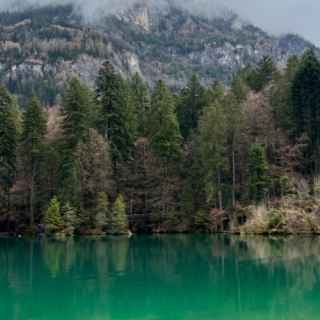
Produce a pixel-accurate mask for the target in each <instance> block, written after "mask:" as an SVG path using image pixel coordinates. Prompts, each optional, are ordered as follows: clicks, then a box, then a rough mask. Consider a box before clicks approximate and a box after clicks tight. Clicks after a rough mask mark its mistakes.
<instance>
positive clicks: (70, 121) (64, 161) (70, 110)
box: [59, 79, 94, 206]
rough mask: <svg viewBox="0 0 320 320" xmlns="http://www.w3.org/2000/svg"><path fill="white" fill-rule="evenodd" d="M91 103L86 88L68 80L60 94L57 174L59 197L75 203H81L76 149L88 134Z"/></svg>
mask: <svg viewBox="0 0 320 320" xmlns="http://www.w3.org/2000/svg"><path fill="white" fill-rule="evenodd" d="M93 105H94V103H93V100H92V95H91V93H90V91H89V89H88V88H87V87H85V86H84V85H82V84H81V83H80V81H79V80H78V79H73V80H71V81H70V83H69V84H68V87H67V89H66V91H65V94H64V96H63V109H62V115H63V120H62V131H63V134H62V141H61V155H62V157H61V160H60V168H59V177H60V195H61V198H62V199H63V200H65V201H71V204H72V205H75V206H78V205H79V204H80V199H79V197H80V182H79V163H78V161H77V160H78V159H77V157H76V151H77V149H78V146H79V144H80V143H81V142H82V141H84V140H85V138H86V137H87V134H88V130H89V127H90V124H91V123H90V122H91V120H92V117H91V113H90V110H91V108H92V107H93Z"/></svg>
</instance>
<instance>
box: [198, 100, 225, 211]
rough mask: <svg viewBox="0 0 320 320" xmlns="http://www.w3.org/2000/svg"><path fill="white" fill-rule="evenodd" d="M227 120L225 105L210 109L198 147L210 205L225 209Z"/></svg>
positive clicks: (201, 123) (207, 110) (201, 124)
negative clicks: (224, 180)
mask: <svg viewBox="0 0 320 320" xmlns="http://www.w3.org/2000/svg"><path fill="white" fill-rule="evenodd" d="M226 130H227V128H226V120H225V112H224V105H223V104H222V103H221V102H219V103H216V104H215V105H211V106H210V107H208V108H207V109H206V110H205V112H204V114H203V116H202V117H201V119H200V125H199V134H198V137H197V145H198V148H197V149H198V152H199V158H200V161H201V166H202V170H203V177H204V186H205V191H206V195H207V202H208V204H209V205H214V206H216V205H217V206H218V207H219V208H220V209H222V208H223V172H224V170H225V167H226V163H227V157H226V145H227V136H226Z"/></svg>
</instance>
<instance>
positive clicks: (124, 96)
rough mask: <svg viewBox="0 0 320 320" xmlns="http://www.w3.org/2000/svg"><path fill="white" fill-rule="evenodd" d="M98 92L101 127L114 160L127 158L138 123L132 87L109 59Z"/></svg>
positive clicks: (102, 71)
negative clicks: (135, 119) (132, 98)
mask: <svg viewBox="0 0 320 320" xmlns="http://www.w3.org/2000/svg"><path fill="white" fill-rule="evenodd" d="M96 95H97V100H98V103H99V104H100V105H101V108H102V109H101V119H100V123H99V131H100V133H101V134H102V135H103V136H104V137H105V138H106V139H108V141H109V142H110V146H111V153H112V159H113V161H114V162H115V163H116V162H119V161H125V160H127V159H129V158H130V154H131V150H132V147H133V143H134V131H135V127H136V126H135V124H134V114H133V106H132V104H131V101H130V87H129V85H128V83H126V81H124V80H123V79H122V78H121V77H120V76H119V75H118V74H116V73H115V71H114V68H113V67H112V65H111V64H110V63H109V62H106V63H105V64H104V66H103V68H102V69H101V70H100V73H99V77H98V80H97V92H96Z"/></svg>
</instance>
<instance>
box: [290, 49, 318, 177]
mask: <svg viewBox="0 0 320 320" xmlns="http://www.w3.org/2000/svg"><path fill="white" fill-rule="evenodd" d="M291 99H292V100H291V103H292V115H293V119H294V125H295V136H296V138H299V137H301V136H302V135H303V134H306V135H307V137H308V138H309V140H310V145H309V150H308V154H306V160H307V159H308V161H306V166H305V167H306V170H307V172H309V173H317V174H318V173H319V171H320V163H319V160H318V159H319V155H320V152H319V150H320V62H319V60H318V59H317V57H316V55H315V53H314V51H312V50H309V51H307V52H306V53H305V54H304V56H303V57H302V60H301V63H300V66H299V67H298V70H297V72H296V74H295V76H294V79H293V82H292V86H291ZM309 160H310V161H309Z"/></svg>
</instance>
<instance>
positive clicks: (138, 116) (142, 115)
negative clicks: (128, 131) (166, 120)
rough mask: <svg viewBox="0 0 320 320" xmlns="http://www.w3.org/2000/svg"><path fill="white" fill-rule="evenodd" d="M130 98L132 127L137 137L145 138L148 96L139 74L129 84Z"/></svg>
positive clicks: (148, 112) (148, 109) (148, 111)
mask: <svg viewBox="0 0 320 320" xmlns="http://www.w3.org/2000/svg"><path fill="white" fill-rule="evenodd" d="M130 87H131V97H132V104H133V112H134V116H133V124H132V125H133V127H136V128H135V130H134V131H135V134H136V136H137V137H146V135H147V127H148V116H149V114H150V107H151V101H150V95H149V90H148V87H147V85H146V84H145V83H144V82H143V80H142V79H141V77H140V76H139V74H137V73H136V74H135V75H134V76H133V78H132V80H131V82H130Z"/></svg>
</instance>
